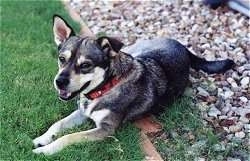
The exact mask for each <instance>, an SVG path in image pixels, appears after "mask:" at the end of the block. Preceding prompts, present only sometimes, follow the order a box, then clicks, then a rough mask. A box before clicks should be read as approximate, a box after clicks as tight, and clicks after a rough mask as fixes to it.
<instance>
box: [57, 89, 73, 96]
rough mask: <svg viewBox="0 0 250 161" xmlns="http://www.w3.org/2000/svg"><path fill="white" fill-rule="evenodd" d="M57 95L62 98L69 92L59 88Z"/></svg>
mask: <svg viewBox="0 0 250 161" xmlns="http://www.w3.org/2000/svg"><path fill="white" fill-rule="evenodd" d="M59 95H60V96H61V97H63V98H68V97H69V96H70V95H71V94H70V93H69V92H67V91H66V90H62V89H61V90H59Z"/></svg>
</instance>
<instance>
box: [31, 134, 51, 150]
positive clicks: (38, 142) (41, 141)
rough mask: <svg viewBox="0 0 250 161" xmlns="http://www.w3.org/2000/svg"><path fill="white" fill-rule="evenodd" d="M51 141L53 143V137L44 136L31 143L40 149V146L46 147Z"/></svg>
mask: <svg viewBox="0 0 250 161" xmlns="http://www.w3.org/2000/svg"><path fill="white" fill-rule="evenodd" d="M52 141H53V135H47V134H44V135H42V136H39V137H37V138H35V139H34V140H33V141H32V142H33V144H34V146H35V147H41V146H45V145H48V144H49V143H51V142H52Z"/></svg>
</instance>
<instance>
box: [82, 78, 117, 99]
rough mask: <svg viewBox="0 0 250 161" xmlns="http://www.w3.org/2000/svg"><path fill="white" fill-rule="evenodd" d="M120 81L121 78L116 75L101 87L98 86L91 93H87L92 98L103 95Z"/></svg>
mask: <svg viewBox="0 0 250 161" xmlns="http://www.w3.org/2000/svg"><path fill="white" fill-rule="evenodd" d="M120 81H121V79H118V78H117V77H114V78H112V79H111V80H108V81H107V82H106V83H105V84H104V85H102V86H101V88H98V89H97V90H93V91H91V92H90V93H88V94H86V97H87V98H89V99H91V100H93V99H96V98H98V97H101V96H102V95H104V94H105V93H106V92H108V91H109V90H110V89H111V88H113V87H114V86H115V85H117V84H118V83H119V82H120Z"/></svg>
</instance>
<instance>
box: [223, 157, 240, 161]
mask: <svg viewBox="0 0 250 161" xmlns="http://www.w3.org/2000/svg"><path fill="white" fill-rule="evenodd" d="M227 161H242V160H241V159H238V158H231V157H228V158H227Z"/></svg>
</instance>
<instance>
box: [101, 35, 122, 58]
mask: <svg viewBox="0 0 250 161" xmlns="http://www.w3.org/2000/svg"><path fill="white" fill-rule="evenodd" d="M97 43H98V44H99V45H100V47H101V48H102V50H103V51H104V52H106V53H108V54H109V55H110V56H111V57H114V56H115V55H116V54H117V53H118V52H119V51H120V49H121V48H122V46H123V45H124V44H123V43H122V42H121V41H119V40H117V39H116V38H113V37H106V36H103V37H100V38H98V39H97Z"/></svg>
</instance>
